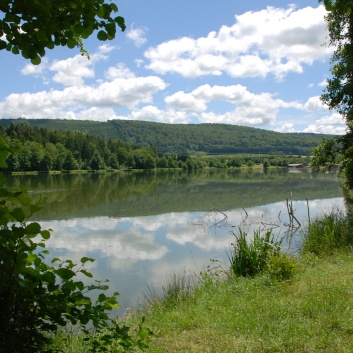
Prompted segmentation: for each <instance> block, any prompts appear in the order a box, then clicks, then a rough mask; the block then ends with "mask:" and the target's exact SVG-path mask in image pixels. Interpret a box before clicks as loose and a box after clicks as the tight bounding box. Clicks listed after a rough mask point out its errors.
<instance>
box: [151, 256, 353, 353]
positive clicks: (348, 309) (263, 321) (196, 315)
mask: <svg viewBox="0 0 353 353" xmlns="http://www.w3.org/2000/svg"><path fill="white" fill-rule="evenodd" d="M146 325H147V326H149V327H150V328H151V329H152V330H153V331H154V332H155V333H156V334H157V336H158V337H157V338H155V339H154V340H153V345H152V347H151V349H150V350H149V351H150V352H153V351H160V352H204V353H206V352H215V353H219V352H224V353H226V352H232V353H233V352H256V353H258V352H273V353H275V352H290V353H292V352H353V254H352V253H351V252H342V253H337V254H335V255H332V256H331V257H325V258H318V257H316V256H313V255H306V256H303V257H302V258H300V259H298V262H297V272H296V275H295V276H294V278H293V280H292V281H285V282H282V283H278V282H273V281H269V279H268V277H266V276H259V277H255V278H245V277H238V278H236V279H233V280H228V281H225V282H220V281H204V284H203V285H202V286H201V287H200V288H199V289H198V290H196V292H195V295H194V296H193V297H192V298H190V300H185V301H182V302H180V303H179V305H177V306H175V307H166V306H163V305H155V306H154V307H152V308H150V311H149V313H148V315H147V317H146Z"/></svg>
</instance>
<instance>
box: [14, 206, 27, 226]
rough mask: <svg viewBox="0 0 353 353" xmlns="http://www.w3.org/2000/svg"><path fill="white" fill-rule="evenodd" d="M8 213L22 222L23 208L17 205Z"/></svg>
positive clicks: (23, 217)
mask: <svg viewBox="0 0 353 353" xmlns="http://www.w3.org/2000/svg"><path fill="white" fill-rule="evenodd" d="M10 214H11V216H12V217H14V218H15V219H16V221H17V222H20V223H22V222H23V221H24V219H25V217H26V216H25V213H24V211H23V209H22V208H19V207H17V208H15V209H14V210H13V211H12V212H11V213H10Z"/></svg>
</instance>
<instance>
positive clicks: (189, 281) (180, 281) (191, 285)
mask: <svg viewBox="0 0 353 353" xmlns="http://www.w3.org/2000/svg"><path fill="white" fill-rule="evenodd" d="M198 285H199V281H198V278H197V276H196V275H195V274H191V273H187V272H185V271H184V272H183V273H181V274H172V275H171V276H170V277H169V278H167V279H166V280H165V281H164V283H162V284H161V286H160V288H155V287H154V286H148V287H147V292H146V293H145V295H144V296H145V302H146V305H147V306H155V305H161V306H164V307H174V306H176V305H178V304H179V303H181V302H183V301H185V300H188V299H190V297H192V296H193V295H194V294H195V292H196V290H197V288H198Z"/></svg>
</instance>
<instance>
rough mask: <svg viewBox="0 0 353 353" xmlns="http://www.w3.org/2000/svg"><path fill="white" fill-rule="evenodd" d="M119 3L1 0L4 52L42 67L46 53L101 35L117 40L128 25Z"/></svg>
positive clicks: (0, 28)
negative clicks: (17, 55)
mask: <svg viewBox="0 0 353 353" xmlns="http://www.w3.org/2000/svg"><path fill="white" fill-rule="evenodd" d="M117 12H118V7H117V5H116V4H115V3H113V2H111V1H109V2H105V1H104V0H73V1H67V0H0V50H4V49H6V50H7V51H11V52H12V53H13V54H20V53H21V54H22V56H23V57H24V58H26V59H30V60H31V62H32V64H39V63H40V62H41V57H43V56H44V55H45V50H46V49H53V48H54V47H55V46H60V45H61V46H66V47H68V48H75V47H79V48H80V50H81V53H83V54H84V53H86V52H85V50H84V47H83V44H82V39H86V38H88V37H89V36H91V35H92V34H93V33H94V31H97V38H98V39H99V40H101V41H105V40H112V39H114V38H115V35H116V29H117V27H120V29H121V30H122V31H124V30H125V28H126V26H125V21H124V18H123V17H121V16H114V14H115V13H117Z"/></svg>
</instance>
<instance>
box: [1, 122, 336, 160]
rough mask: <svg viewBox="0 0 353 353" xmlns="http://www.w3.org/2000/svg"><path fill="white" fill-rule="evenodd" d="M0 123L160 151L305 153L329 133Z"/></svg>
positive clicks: (216, 126) (184, 126)
mask: <svg viewBox="0 0 353 353" xmlns="http://www.w3.org/2000/svg"><path fill="white" fill-rule="evenodd" d="M0 124H1V125H2V126H4V127H8V126H10V125H11V124H14V125H17V124H26V125H28V126H31V127H34V126H36V127H41V128H47V129H51V130H62V131H71V132H80V133H84V134H88V135H92V136H97V137H102V138H104V139H107V140H109V139H110V140H122V141H124V142H126V143H128V144H130V145H138V146H142V147H148V146H151V145H154V146H155V148H156V149H157V151H158V153H160V154H172V153H174V154H179V153H190V154H193V153H195V152H205V153H207V154H226V153H227V154H229V153H233V154H234V153H284V154H300V155H309V154H310V153H311V152H312V150H313V148H315V147H316V146H317V145H318V144H319V143H320V142H321V141H322V139H323V138H325V139H332V138H333V137H334V136H333V135H319V134H311V133H310V134H309V133H286V134H284V133H279V132H274V131H268V130H262V129H257V128H251V127H244V126H236V125H226V124H162V123H154V122H146V121H128V120H109V121H107V122H96V121H79V120H57V119H1V120H0Z"/></svg>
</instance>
